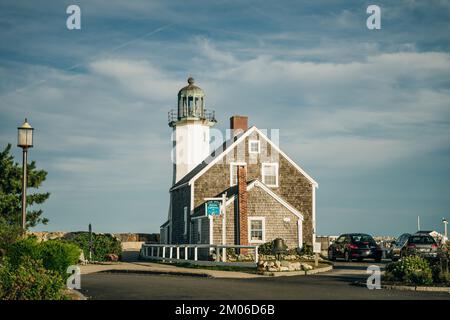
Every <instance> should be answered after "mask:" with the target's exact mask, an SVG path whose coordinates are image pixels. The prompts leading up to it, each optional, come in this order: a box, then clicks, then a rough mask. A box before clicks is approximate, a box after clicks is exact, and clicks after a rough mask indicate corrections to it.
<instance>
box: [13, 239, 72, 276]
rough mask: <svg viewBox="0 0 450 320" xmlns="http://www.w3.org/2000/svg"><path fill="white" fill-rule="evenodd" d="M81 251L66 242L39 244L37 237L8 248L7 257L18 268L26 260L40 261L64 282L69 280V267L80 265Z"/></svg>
mask: <svg viewBox="0 0 450 320" xmlns="http://www.w3.org/2000/svg"><path fill="white" fill-rule="evenodd" d="M80 253H81V250H80V248H78V246H77V245H75V244H73V243H68V242H66V241H64V240H49V241H45V242H38V241H37V239H36V238H35V237H29V238H26V239H23V240H19V241H17V242H15V243H13V244H12V245H10V246H9V247H8V248H7V251H6V256H7V257H8V259H9V262H10V264H11V265H12V266H13V267H15V268H18V267H19V266H20V265H21V264H22V262H23V260H24V259H27V258H29V259H31V260H35V261H37V260H40V261H42V265H43V266H44V267H45V268H46V269H48V270H52V271H55V272H58V273H59V275H60V276H61V278H62V279H63V280H65V279H67V277H68V276H69V274H68V273H67V267H69V266H70V265H75V264H77V263H78V260H79V258H80Z"/></svg>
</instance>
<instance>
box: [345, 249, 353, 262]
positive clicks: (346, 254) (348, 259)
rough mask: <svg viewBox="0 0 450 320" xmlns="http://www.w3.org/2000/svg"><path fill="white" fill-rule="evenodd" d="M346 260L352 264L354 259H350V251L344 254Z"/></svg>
mask: <svg viewBox="0 0 450 320" xmlns="http://www.w3.org/2000/svg"><path fill="white" fill-rule="evenodd" d="M344 259H345V261H347V262H351V261H352V259H351V258H350V252H349V251H345V253H344Z"/></svg>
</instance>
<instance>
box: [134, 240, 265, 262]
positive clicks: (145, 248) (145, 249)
mask: <svg viewBox="0 0 450 320" xmlns="http://www.w3.org/2000/svg"><path fill="white" fill-rule="evenodd" d="M155 248H156V249H157V250H154V249H155ZM180 248H181V249H184V258H183V259H181V258H180ZM192 248H193V249H194V252H193V254H194V260H192V259H191V260H190V259H189V249H192ZM211 248H214V249H216V261H215V262H212V261H198V249H211ZM227 248H236V249H253V250H254V251H255V252H254V254H255V257H254V259H255V261H254V263H255V265H256V264H257V263H258V246H257V245H239V244H236V245H226V244H225V245H224V244H163V243H159V244H146V243H144V244H142V247H141V255H142V256H143V257H144V258H150V259H156V260H167V261H187V262H193V263H197V264H198V262H202V263H205V262H208V263H222V264H223V263H225V264H231V263H228V262H226V259H227V253H226V249H227ZM150 249H151V250H150ZM160 249H162V250H160ZM166 249H169V250H168V251H169V252H168V253H169V256H168V257H167V256H166V254H167V250H166ZM173 249H175V256H176V258H175V257H174V250H173ZM219 249H222V253H221V254H219ZM155 251H156V252H155ZM161 251H162V252H161ZM155 253H156V254H155ZM160 253H162V255H160ZM191 254H192V251H191ZM219 256H221V259H222V261H221V262H220V260H219ZM242 263H245V262H242ZM247 263H248V262H247ZM234 264H236V263H234Z"/></svg>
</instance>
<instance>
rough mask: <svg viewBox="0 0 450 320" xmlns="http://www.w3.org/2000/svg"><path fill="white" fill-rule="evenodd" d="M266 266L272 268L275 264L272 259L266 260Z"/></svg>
mask: <svg viewBox="0 0 450 320" xmlns="http://www.w3.org/2000/svg"><path fill="white" fill-rule="evenodd" d="M267 266H268V267H269V268H272V267H273V266H275V263H274V262H273V261H269V262H267Z"/></svg>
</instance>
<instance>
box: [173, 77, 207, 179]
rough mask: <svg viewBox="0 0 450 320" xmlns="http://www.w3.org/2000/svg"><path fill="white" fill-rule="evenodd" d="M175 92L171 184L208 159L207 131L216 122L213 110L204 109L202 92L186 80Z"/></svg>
mask: <svg viewBox="0 0 450 320" xmlns="http://www.w3.org/2000/svg"><path fill="white" fill-rule="evenodd" d="M187 82H188V85H187V86H185V87H184V88H182V89H181V90H180V91H179V92H178V109H177V110H171V111H170V112H169V126H170V127H172V128H173V136H172V140H173V150H172V152H173V153H172V159H173V183H174V184H175V183H176V182H178V181H179V180H180V179H181V178H183V177H184V176H185V175H186V174H187V173H188V172H189V171H191V170H192V169H193V168H194V167H196V166H197V165H198V164H199V163H200V162H202V161H203V160H204V159H206V157H208V156H209V154H210V150H209V128H210V127H212V126H213V125H214V124H215V123H216V119H215V115H214V111H207V110H206V109H205V93H204V92H203V90H202V89H201V88H199V87H197V86H196V85H194V79H193V78H192V77H189V78H188V80H187Z"/></svg>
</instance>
